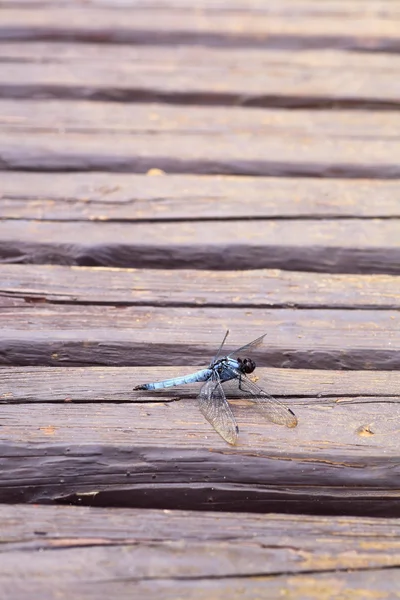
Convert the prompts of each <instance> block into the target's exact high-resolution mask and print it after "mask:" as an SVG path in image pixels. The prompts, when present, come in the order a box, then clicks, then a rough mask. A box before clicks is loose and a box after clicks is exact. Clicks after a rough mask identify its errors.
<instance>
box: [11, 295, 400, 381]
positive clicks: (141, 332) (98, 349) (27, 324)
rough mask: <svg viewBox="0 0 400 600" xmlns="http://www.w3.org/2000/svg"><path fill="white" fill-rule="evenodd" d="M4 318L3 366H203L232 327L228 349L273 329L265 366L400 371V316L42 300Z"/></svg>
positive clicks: (259, 357) (261, 361) (261, 356)
mask: <svg viewBox="0 0 400 600" xmlns="http://www.w3.org/2000/svg"><path fill="white" fill-rule="evenodd" d="M0 319H1V328H2V335H1V338H0V362H1V364H3V365H16V366H17V365H20V366H24V365H26V366H29V365H30V366H34V365H37V366H40V365H42V366H46V365H49V366H74V365H75V366H80V365H87V366H90V365H92V366H95V365H99V366H100V365H105V366H149V365H150V366H155V365H164V366H168V365H185V364H186V365H204V363H205V362H208V360H209V359H210V357H212V356H214V354H215V351H216V347H217V345H218V343H219V341H220V339H221V338H222V336H223V333H224V332H225V331H226V329H231V332H232V333H231V336H230V339H229V344H228V346H227V350H228V349H229V348H230V349H231V350H233V349H234V348H237V347H239V346H241V345H242V344H243V343H246V342H247V341H249V340H252V339H255V338H256V337H258V336H259V335H260V334H261V333H263V332H267V334H268V336H267V343H266V344H264V346H263V347H262V349H261V350H259V351H257V352H255V353H254V358H255V360H256V362H257V364H258V365H259V366H267V365H268V366H274V367H286V368H288V367H292V368H312V369H354V370H357V369H368V370H375V369H382V370H393V369H394V370H396V369H398V368H399V365H400V346H399V343H400V342H399V336H398V334H397V332H398V329H399V328H398V321H399V312H398V311H376V310H371V311H368V310H364V311H354V310H328V309H326V310H323V309H303V310H296V309H262V310H257V309H252V308H248V309H246V310H243V309H242V308H217V309H216V308H190V307H188V308H184V309H182V308H175V307H166V308H162V307H159V308H158V307H141V306H136V307H126V308H113V307H108V306H79V305H78V306H71V305H63V306H57V305H51V304H45V305H43V304H42V305H41V304H40V303H39V304H37V305H36V306H35V305H34V306H29V305H28V306H24V307H20V308H18V307H14V308H3V309H2V310H1V311H0ZM243 332H245V336H244V333H243ZM244 337H245V339H244Z"/></svg>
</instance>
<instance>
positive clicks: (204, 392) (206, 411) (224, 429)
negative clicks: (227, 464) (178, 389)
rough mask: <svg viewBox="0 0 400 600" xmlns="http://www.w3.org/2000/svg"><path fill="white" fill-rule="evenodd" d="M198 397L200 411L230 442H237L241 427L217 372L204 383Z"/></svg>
mask: <svg viewBox="0 0 400 600" xmlns="http://www.w3.org/2000/svg"><path fill="white" fill-rule="evenodd" d="M197 399H198V401H199V407H200V411H201V412H202V414H203V415H204V416H205V418H206V419H207V421H208V422H209V423H211V425H212V426H213V427H214V429H215V431H216V432H217V433H219V435H220V436H221V437H222V438H224V440H226V441H227V442H228V443H229V444H232V445H234V444H236V442H237V438H238V433H239V428H238V426H237V425H236V421H235V418H234V416H233V414H232V411H231V409H230V406H229V404H228V402H227V400H226V397H225V392H224V390H223V389H222V385H221V382H220V380H219V377H218V375H217V374H216V373H214V374H213V376H212V378H211V379H209V380H208V381H206V383H205V384H204V385H203V387H202V388H201V390H200V394H199V395H198V398H197Z"/></svg>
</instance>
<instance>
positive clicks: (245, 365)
mask: <svg viewBox="0 0 400 600" xmlns="http://www.w3.org/2000/svg"><path fill="white" fill-rule="evenodd" d="M238 362H239V363H240V369H241V371H242V372H243V373H252V372H253V371H254V369H255V368H256V363H255V362H254V360H251V358H243V360H242V359H240V358H238Z"/></svg>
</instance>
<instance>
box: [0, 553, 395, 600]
mask: <svg viewBox="0 0 400 600" xmlns="http://www.w3.org/2000/svg"><path fill="white" fill-rule="evenodd" d="M103 556H104V554H103ZM58 557H59V555H58ZM26 558H27V557H26V554H24V555H23V556H22V557H21V558H20V562H19V565H21V564H22V562H23V560H25V559H26ZM37 560H38V559H37ZM91 560H92V559H91V557H90V555H89V556H84V555H82V563H86V562H90V561H91ZM93 560H94V559H93ZM65 562H66V563H68V562H69V560H68V558H67V557H66V559H65ZM82 563H80V566H79V567H77V570H78V568H79V572H80V573H81V574H82V573H84V570H82V566H81V565H82ZM97 563H100V558H98V559H97V561H96V564H97ZM113 565H114V570H115V571H118V569H117V567H116V563H115V562H114V563H113ZM45 567H46V565H45ZM99 570H100V567H99ZM126 570H127V571H128V570H129V568H128V567H127V568H126ZM46 575H47V572H45V573H43V570H41V569H40V568H38V576H37V579H36V580H35V582H31V581H30V582H29V585H28V587H26V586H24V584H23V583H22V582H23V581H24V580H23V578H22V576H21V578H19V579H18V581H17V583H16V584H15V583H14V581H12V582H10V584H9V587H5V590H6V591H7V593H8V596H7V598H8V597H12V598H13V599H15V600H27V599H28V598H32V597H33V596H35V597H38V598H39V597H40V598H41V599H42V600H59V598H60V596H61V597H62V598H69V597H71V596H72V595H73V597H74V598H75V599H76V600H103V599H104V600H108V599H109V598H111V597H114V596H118V598H120V599H122V600H130V599H131V598H132V595H136V594H137V595H138V596H140V597H141V598H151V600H176V599H177V598H185V600H224V599H225V598H226V597H229V598H231V599H232V600H253V599H254V598H262V597H264V596H267V597H268V598H271V600H279V599H280V597H281V596H282V593H284V594H285V595H286V596H287V597H288V598H290V599H291V600H292V599H293V600H294V599H296V600H309V599H310V597H313V596H314V597H317V598H324V599H326V600H328V599H329V600H342V599H343V590H346V594H350V595H351V594H353V595H354V597H357V596H358V597H360V598H370V599H371V600H382V599H385V600H394V599H396V600H397V599H398V598H399V595H398V588H399V585H398V584H399V569H396V568H390V569H385V568H383V569H371V570H367V571H364V570H360V571H352V570H350V571H347V570H345V571H339V570H337V571H334V572H328V573H311V574H307V575H304V574H298V575H293V574H290V575H280V576H279V575H277V576H274V577H271V576H266V577H263V576H259V577H256V576H255V577H248V576H244V577H234V576H233V577H226V578H218V577H210V578H209V579H207V578H196V577H190V575H189V576H187V577H185V578H182V579H180V578H178V579H172V580H171V579H167V578H165V579H156V578H155V579H153V580H151V581H148V580H145V579H141V580H138V579H132V578H130V577H129V575H128V576H127V577H124V576H122V577H118V576H115V577H113V578H111V579H110V580H104V579H102V578H100V577H99V579H100V581H96V580H94V578H92V579H91V580H89V581H87V580H86V578H85V577H84V575H80V577H77V581H72V576H70V577H69V578H68V579H67V581H64V580H63V579H61V580H57V581H53V584H52V585H50V586H46V583H45V582H46ZM49 587H50V589H49ZM325 594H326V595H325Z"/></svg>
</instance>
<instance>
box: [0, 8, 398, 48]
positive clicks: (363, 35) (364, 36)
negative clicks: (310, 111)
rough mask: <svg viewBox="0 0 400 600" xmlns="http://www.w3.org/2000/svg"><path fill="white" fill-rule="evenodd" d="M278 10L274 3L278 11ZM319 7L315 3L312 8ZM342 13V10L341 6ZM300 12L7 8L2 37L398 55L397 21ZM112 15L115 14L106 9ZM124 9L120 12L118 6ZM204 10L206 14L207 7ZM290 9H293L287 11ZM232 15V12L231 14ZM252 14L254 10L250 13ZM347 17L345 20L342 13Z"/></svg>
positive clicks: (364, 15)
mask: <svg viewBox="0 0 400 600" xmlns="http://www.w3.org/2000/svg"><path fill="white" fill-rule="evenodd" d="M275 6H276V4H275ZM314 6H315V4H314ZM336 6H337V5H336ZM308 7H309V10H310V8H311V10H312V14H310V13H309V12H308V14H307V13H306V11H304V12H303V11H302V10H301V8H300V11H299V10H298V9H297V10H296V7H295V6H294V7H293V4H292V5H291V6H290V5H289V6H288V5H287V6H286V10H285V9H284V10H283V11H282V9H281V10H280V11H279V10H278V11H277V10H276V9H275V10H274V9H272V10H271V9H270V10H268V9H265V6H264V10H257V8H258V7H256V10H251V7H249V6H247V7H246V8H247V9H248V10H243V6H242V7H241V8H242V10H238V11H235V7H232V6H231V7H230V8H231V10H230V11H226V9H225V10H223V9H222V10H221V8H220V7H215V6H214V7H213V10H211V11H209V10H207V9H206V10H204V9H202V10H200V11H198V10H195V7H193V6H192V7H191V9H192V10H189V11H188V10H185V8H184V9H183V10H182V9H179V8H178V7H176V8H175V9H172V10H171V7H170V6H166V7H163V6H160V5H159V6H157V7H156V8H154V9H153V10H152V9H151V8H150V7H147V8H144V9H143V8H142V7H141V6H137V5H136V6H132V7H131V8H132V12H130V7H129V6H127V5H126V4H125V5H124V6H123V9H124V10H116V9H115V6H114V5H111V6H109V7H107V6H106V7H104V6H102V5H101V4H97V5H96V4H94V3H93V4H92V6H90V4H89V7H87V6H76V5H75V6H65V5H62V4H61V5H58V6H56V7H54V6H49V5H47V6H45V7H44V8H43V9H42V8H41V7H40V6H36V7H33V8H32V10H29V8H28V7H27V6H26V7H23V8H22V9H18V7H16V8H15V7H14V8H11V9H10V8H4V7H3V9H2V11H1V12H2V19H1V23H2V26H1V28H0V38H2V39H14V40H43V39H51V40H53V39H56V40H60V39H64V40H65V39H66V40H70V39H73V40H77V41H80V42H82V41H83V42H87V41H102V42H103V43H104V42H107V43H121V42H123V43H136V44H137V43H160V44H168V43H169V44H182V43H195V44H203V45H206V44H209V45H216V44H219V45H226V46H228V45H235V46H240V45H241V46H245V47H249V46H250V47H251V46H256V47H257V46H258V47H264V48H265V47H266V48H282V47H289V48H292V49H293V48H295V49H303V48H332V47H333V48H340V49H351V50H380V51H382V50H389V51H398V49H399V44H398V27H399V23H400V20H399V14H398V12H396V10H394V11H393V9H392V11H391V14H390V17H389V15H385V14H383V15H382V12H381V13H379V12H378V13H375V14H372V15H371V13H368V12H362V11H358V12H357V14H354V13H353V14H352V12H351V10H350V11H346V10H343V9H341V10H340V9H339V11H338V13H339V14H337V13H336V14H335V11H334V10H333V11H330V12H329V10H328V11H325V12H324V11H322V12H321V11H320V12H319V13H318V11H315V9H314V8H312V4H311V5H310V3H308ZM109 8H112V9H113V10H109ZM121 8H122V7H121ZM205 8H207V7H205ZM290 8H291V9H292V10H290ZM232 9H233V10H232ZM249 9H250V10H249ZM346 12H347V14H346V15H345V16H344V14H343V13H346Z"/></svg>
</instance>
